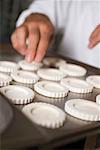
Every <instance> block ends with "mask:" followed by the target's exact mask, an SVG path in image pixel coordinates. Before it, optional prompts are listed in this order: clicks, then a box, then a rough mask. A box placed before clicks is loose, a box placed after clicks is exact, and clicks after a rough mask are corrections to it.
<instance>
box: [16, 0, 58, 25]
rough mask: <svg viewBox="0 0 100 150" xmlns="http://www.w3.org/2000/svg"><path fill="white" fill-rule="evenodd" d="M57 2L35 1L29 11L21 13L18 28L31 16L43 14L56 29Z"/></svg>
mask: <svg viewBox="0 0 100 150" xmlns="http://www.w3.org/2000/svg"><path fill="white" fill-rule="evenodd" d="M58 1H59V0H58ZM56 2H57V1H56V0H34V1H33V2H32V3H31V5H30V6H29V8H28V9H26V10H25V11H23V12H22V13H21V15H20V16H19V19H18V20H17V23H16V26H17V27H18V26H20V25H22V24H23V22H24V21H25V19H26V18H27V17H28V16H29V15H30V14H32V13H41V14H44V15H46V16H48V17H49V19H50V21H51V22H52V24H53V25H54V27H56V26H57V21H56V20H57V18H56Z"/></svg>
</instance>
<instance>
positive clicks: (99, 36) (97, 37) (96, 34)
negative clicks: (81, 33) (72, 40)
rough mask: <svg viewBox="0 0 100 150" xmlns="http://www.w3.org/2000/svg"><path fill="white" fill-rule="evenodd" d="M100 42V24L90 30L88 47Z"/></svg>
mask: <svg viewBox="0 0 100 150" xmlns="http://www.w3.org/2000/svg"><path fill="white" fill-rule="evenodd" d="M99 42H100V25H98V26H97V27H96V29H95V30H94V31H93V32H92V34H91V36H90V38H89V45H88V47H89V48H93V47H94V46H96V45H97V44H98V43H99Z"/></svg>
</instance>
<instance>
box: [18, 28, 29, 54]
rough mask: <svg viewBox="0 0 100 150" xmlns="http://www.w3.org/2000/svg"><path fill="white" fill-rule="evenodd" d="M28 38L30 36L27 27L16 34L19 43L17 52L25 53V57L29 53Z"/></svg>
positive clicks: (19, 29)
mask: <svg viewBox="0 0 100 150" xmlns="http://www.w3.org/2000/svg"><path fill="white" fill-rule="evenodd" d="M27 36H28V30H27V28H26V27H25V26H23V27H20V28H18V29H17V32H16V38H17V42H18V48H17V50H18V51H19V52H20V53H23V54H24V55H25V54H26V52H27V45H26V39H27Z"/></svg>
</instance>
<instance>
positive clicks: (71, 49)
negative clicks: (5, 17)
mask: <svg viewBox="0 0 100 150" xmlns="http://www.w3.org/2000/svg"><path fill="white" fill-rule="evenodd" d="M31 13H41V14H45V15H47V16H48V17H49V18H50V20H51V22H52V23H53V25H54V27H55V31H56V33H59V34H58V35H59V38H58V43H57V44H58V46H57V51H58V52H59V53H60V54H62V55H64V56H67V57H70V58H73V59H76V60H78V61H81V62H84V63H87V64H90V65H92V66H95V67H98V68H100V44H98V45H97V46H96V47H95V48H93V49H91V50H90V49H89V48H88V41H89V36H90V34H91V32H92V31H93V30H94V29H95V27H96V26H97V25H98V24H100V0H34V1H33V2H32V4H31V5H30V7H29V8H28V9H27V10H25V11H24V12H22V14H21V15H20V17H19V19H18V21H17V26H20V25H21V24H22V23H23V22H24V20H25V19H26V17H27V16H28V15H30V14H31Z"/></svg>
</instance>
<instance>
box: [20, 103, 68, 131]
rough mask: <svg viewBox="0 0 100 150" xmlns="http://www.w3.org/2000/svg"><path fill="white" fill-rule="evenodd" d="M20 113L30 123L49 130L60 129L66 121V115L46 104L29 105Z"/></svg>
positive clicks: (55, 107)
mask: <svg viewBox="0 0 100 150" xmlns="http://www.w3.org/2000/svg"><path fill="white" fill-rule="evenodd" d="M22 111H23V113H24V114H25V115H26V116H27V117H28V118H29V119H30V120H31V121H32V122H34V123H36V124H38V125H41V126H43V127H47V128H51V129H55V128H59V127H61V126H62V125H63V124H64V122H65V119H66V114H65V113H64V112H63V111H62V110H61V109H60V108H58V107H57V106H54V105H52V104H47V103H39V102H38V103H31V104H28V105H26V106H25V107H23V110H22Z"/></svg>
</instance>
